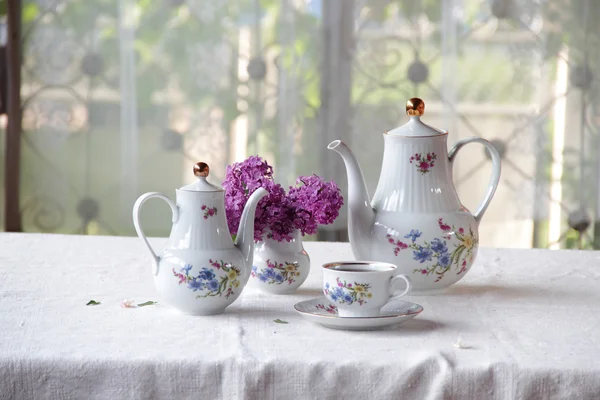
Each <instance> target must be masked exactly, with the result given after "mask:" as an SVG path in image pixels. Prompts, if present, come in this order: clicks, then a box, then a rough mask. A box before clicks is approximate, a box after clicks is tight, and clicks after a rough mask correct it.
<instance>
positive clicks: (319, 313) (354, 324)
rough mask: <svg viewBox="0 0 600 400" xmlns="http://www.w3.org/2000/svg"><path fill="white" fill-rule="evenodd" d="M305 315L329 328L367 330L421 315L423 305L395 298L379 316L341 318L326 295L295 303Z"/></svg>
mask: <svg viewBox="0 0 600 400" xmlns="http://www.w3.org/2000/svg"><path fill="white" fill-rule="evenodd" d="M294 308H295V309H296V311H298V312H299V313H300V314H301V315H302V316H303V317H305V318H307V319H309V320H310V321H313V322H316V323H318V324H321V325H323V326H326V327H327V328H332V329H344V330H349V331H365V330H372V329H377V328H382V327H384V326H388V325H394V324H399V323H400V322H404V321H408V320H409V319H412V318H414V317H416V316H417V315H419V314H420V313H421V311H423V307H421V306H420V305H418V304H415V303H411V302H410V301H403V300H395V301H392V302H390V303H389V304H386V305H385V306H383V308H382V309H381V315H379V316H377V317H363V318H341V317H340V316H338V312H337V308H336V307H335V305H333V304H332V303H331V302H330V301H329V300H327V299H326V298H325V297H319V298H317V299H312V300H305V301H301V302H300V303H297V304H295V305H294Z"/></svg>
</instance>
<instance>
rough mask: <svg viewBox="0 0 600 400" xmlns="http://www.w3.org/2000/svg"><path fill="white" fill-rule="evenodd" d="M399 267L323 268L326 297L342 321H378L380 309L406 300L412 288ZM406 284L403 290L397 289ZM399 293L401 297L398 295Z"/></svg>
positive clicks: (353, 264)
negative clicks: (394, 302)
mask: <svg viewBox="0 0 600 400" xmlns="http://www.w3.org/2000/svg"><path fill="white" fill-rule="evenodd" d="M397 268H398V267H397V266H396V265H394V264H389V263H384V262H368V261H339V262H331V263H327V264H324V265H323V294H325V297H327V299H328V300H329V301H331V303H333V304H335V306H336V307H337V309H338V315H339V316H340V317H377V316H379V315H380V310H381V307H383V306H384V305H386V304H387V303H389V302H391V301H394V300H397V299H399V298H400V297H402V296H405V295H406V294H407V293H408V292H409V291H410V288H411V283H410V279H409V278H408V277H407V276H406V275H396V272H397V271H396V270H397ZM398 281H403V282H404V283H405V284H404V285H402V286H404V289H396V284H397V283H398ZM398 292H400V293H398Z"/></svg>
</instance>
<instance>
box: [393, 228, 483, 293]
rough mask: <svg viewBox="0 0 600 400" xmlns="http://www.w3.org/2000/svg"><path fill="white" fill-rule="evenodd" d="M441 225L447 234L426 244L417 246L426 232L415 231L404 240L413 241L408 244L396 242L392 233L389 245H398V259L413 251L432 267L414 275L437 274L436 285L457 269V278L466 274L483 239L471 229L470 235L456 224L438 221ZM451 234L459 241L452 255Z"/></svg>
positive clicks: (423, 262)
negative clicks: (401, 253)
mask: <svg viewBox="0 0 600 400" xmlns="http://www.w3.org/2000/svg"><path fill="white" fill-rule="evenodd" d="M438 226H439V228H440V230H441V231H442V233H444V235H442V236H441V237H439V238H434V239H433V240H432V241H431V242H429V243H428V242H427V241H425V240H423V241H422V243H423V244H419V243H417V239H419V238H420V237H421V235H422V232H421V231H419V230H417V229H412V230H411V231H410V232H409V233H408V234H406V235H405V236H404V239H409V241H410V242H409V241H406V242H407V243H405V242H403V241H401V240H398V239H396V238H395V237H394V236H393V235H391V234H388V235H387V239H388V242H389V243H390V244H392V245H393V246H394V255H395V256H398V254H399V253H400V252H401V251H403V250H406V249H411V250H412V251H413V259H414V260H416V261H418V262H419V263H421V264H425V263H426V264H427V265H428V266H425V267H424V268H415V269H414V270H413V273H419V274H422V275H427V276H429V275H431V274H436V275H437V278H436V280H435V282H439V281H440V280H441V279H442V278H443V277H444V275H445V274H446V273H447V272H448V271H450V270H451V269H452V267H453V266H454V267H455V268H454V269H455V270H456V271H457V272H456V274H457V275H460V274H462V273H463V272H465V271H466V270H467V262H468V263H471V262H472V261H473V252H474V250H475V249H476V248H477V245H478V244H479V238H478V237H477V235H476V234H475V233H474V232H473V230H472V229H471V228H470V227H469V232H468V233H467V232H466V231H465V229H464V228H462V227H459V228H458V229H456V227H455V226H454V225H452V226H450V225H448V224H447V223H445V222H444V220H443V219H442V218H440V219H438ZM451 233H454V237H455V238H456V239H457V240H456V241H455V242H454V248H453V249H452V251H451V252H450V249H449V248H448V245H449V244H448V242H450V245H451V244H452V235H451ZM456 242H457V243H456Z"/></svg>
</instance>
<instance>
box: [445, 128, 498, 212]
mask: <svg viewBox="0 0 600 400" xmlns="http://www.w3.org/2000/svg"><path fill="white" fill-rule="evenodd" d="M469 143H481V144H482V145H484V146H485V147H486V148H487V150H488V151H489V153H490V155H491V157H492V176H491V177H490V181H489V183H488V187H487V191H486V194H485V197H484V198H483V201H482V202H481V203H480V204H479V207H477V211H475V214H473V216H474V217H475V221H477V224H479V222H480V221H481V218H482V217H483V214H484V213H485V210H487V208H488V205H489V204H490V201H491V200H492V197H493V196H494V193H495V192H496V188H497V187H498V183H499V182H500V170H501V167H500V164H501V162H500V154H499V153H498V150H496V147H494V145H493V144H491V143H490V142H489V141H487V140H485V139H482V138H479V137H472V138H468V139H463V140H460V141H458V142H456V144H455V145H454V147H452V149H451V150H450V152H449V153H448V158H449V160H450V165H453V162H454V159H455V158H456V153H458V151H459V150H460V149H462V148H463V146H465V145H466V144H469Z"/></svg>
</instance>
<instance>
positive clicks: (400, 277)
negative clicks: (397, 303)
mask: <svg viewBox="0 0 600 400" xmlns="http://www.w3.org/2000/svg"><path fill="white" fill-rule="evenodd" d="M400 280H402V281H404V282H406V289H404V291H403V292H402V293H400V294H393V293H395V292H396V282H398V281H400ZM411 288H412V283H411V282H410V279H409V278H408V276H406V275H396V276H394V277H393V278H392V279H391V280H390V291H391V292H392V295H391V296H390V298H389V299H388V303H389V302H390V301H392V300H398V299H399V298H400V297H404V296H406V294H407V293H408V292H410V289H411Z"/></svg>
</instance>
